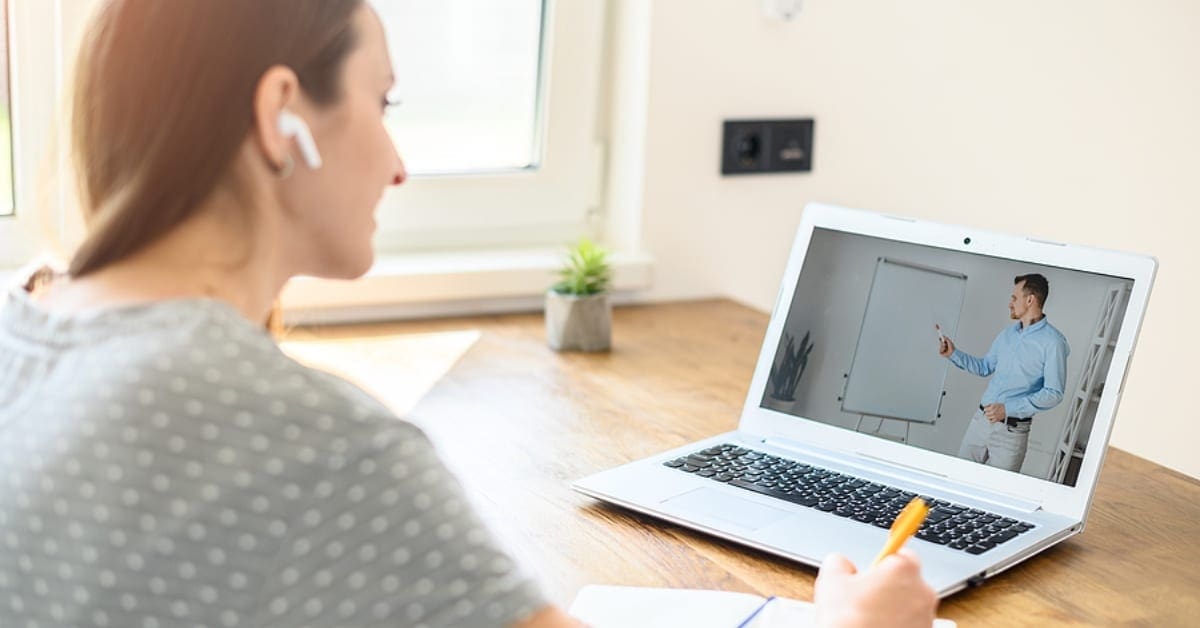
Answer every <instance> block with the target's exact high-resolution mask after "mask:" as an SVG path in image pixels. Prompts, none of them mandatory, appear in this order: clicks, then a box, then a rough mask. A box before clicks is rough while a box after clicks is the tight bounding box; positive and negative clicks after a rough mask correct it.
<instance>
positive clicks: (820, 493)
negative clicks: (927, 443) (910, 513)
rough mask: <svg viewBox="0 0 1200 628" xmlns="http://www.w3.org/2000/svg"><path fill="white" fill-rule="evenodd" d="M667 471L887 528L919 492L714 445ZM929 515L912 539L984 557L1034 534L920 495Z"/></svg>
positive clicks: (1020, 524)
mask: <svg viewBox="0 0 1200 628" xmlns="http://www.w3.org/2000/svg"><path fill="white" fill-rule="evenodd" d="M663 464H664V465H665V466H668V467H671V468H673V469H678V470H680V471H682V472H684V473H692V474H695V475H698V476H700V477H704V478H708V479H710V480H713V481H715V482H722V483H725V484H728V485H730V486H736V487H738V488H742V489H745V490H748V491H754V492H755V493H761V494H763V495H770V496H771V497H775V498H777V499H782V500H784V501H786V502H791V503H793V504H799V505H801V506H807V507H809V508H816V509H817V510H822V511H825V512H828V513H831V514H834V515H837V516H839V517H845V518H847V519H853V520H855V521H859V522H861V523H864V524H868V525H873V526H877V527H880V528H885V529H886V528H890V527H891V526H892V521H894V520H895V519H896V515H898V514H900V510H901V509H902V508H904V506H905V505H906V504H908V502H909V501H910V500H912V498H913V497H916V496H917V493H912V492H909V491H904V490H901V489H898V488H895V487H892V486H888V485H886V484H879V483H877V482H871V481H869V480H864V479H862V478H857V477H854V476H852V475H846V474H843V473H837V472H836V471H830V470H829V469H822V468H821V467H816V466H813V465H809V464H804V463H802V462H797V461H795V460H788V459H786V458H780V457H778V456H772V455H769V454H765V453H763V452H760V451H754V450H753V449H747V448H745V447H738V446H736V445H730V444H723V445H716V446H714V447H709V448H707V449H703V450H700V451H697V452H695V453H691V454H688V455H686V456H684V457H682V458H676V459H674V460H668V461H666V462H664V463H663ZM921 499H924V500H925V501H926V503H928V504H929V507H930V510H929V516H927V517H926V518H925V523H924V524H922V525H921V527H920V529H918V530H917V534H916V538H918V539H921V540H922V541H926V542H929V543H936V544H938V545H943V546H946V547H949V548H952V549H956V550H962V551H964V552H967V553H969V554H982V553H984V552H986V551H988V550H990V549H992V548H994V547H996V546H997V545H1000V544H1002V543H1007V542H1009V541H1011V540H1013V539H1014V538H1016V537H1017V536H1019V535H1021V534H1024V533H1025V532H1027V531H1029V530H1031V529H1033V527H1034V526H1033V524H1031V523H1027V522H1024V521H1018V520H1017V519H1013V518H1011V517H1002V516H1000V515H997V514H994V513H990V512H987V511H986V510H980V509H978V508H971V507H969V506H963V505H961V504H955V503H952V502H948V501H946V500H944V499H934V498H932V497H929V496H926V495H921Z"/></svg>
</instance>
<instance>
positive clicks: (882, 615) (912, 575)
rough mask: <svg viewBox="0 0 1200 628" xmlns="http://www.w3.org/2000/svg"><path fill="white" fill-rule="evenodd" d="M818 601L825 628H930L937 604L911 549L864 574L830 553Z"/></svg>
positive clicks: (820, 578)
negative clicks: (886, 627) (867, 627)
mask: <svg viewBox="0 0 1200 628" xmlns="http://www.w3.org/2000/svg"><path fill="white" fill-rule="evenodd" d="M813 601H814V602H815V603H816V607H817V609H816V610H817V624H818V625H819V626H822V627H823V628H830V627H834V626H836V627H837V628H851V627H853V628H858V627H860V626H862V627H866V626H895V627H910V626H911V627H913V628H916V627H920V628H929V627H930V626H931V625H933V619H934V612H935V611H936V610H937V604H938V598H937V595H936V594H935V593H934V591H933V589H932V588H930V586H929V585H928V584H926V583H925V581H924V580H923V579H922V578H921V563H920V561H919V560H917V555H916V553H914V552H913V551H912V550H910V549H907V548H905V549H902V550H900V551H899V552H898V553H896V554H893V555H892V556H888V557H887V558H885V559H883V562H881V563H879V565H877V566H876V567H875V568H874V569H871V570H870V571H868V572H865V573H858V570H857V569H855V568H854V565H853V564H852V563H851V562H850V561H849V560H847V559H846V557H844V556H842V555H840V554H831V555H830V556H829V557H828V558H826V559H825V562H824V563H822V564H821V571H820V572H819V573H818V574H817V582H816V585H815V586H814V595H813Z"/></svg>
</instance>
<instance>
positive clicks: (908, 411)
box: [842, 257, 967, 423]
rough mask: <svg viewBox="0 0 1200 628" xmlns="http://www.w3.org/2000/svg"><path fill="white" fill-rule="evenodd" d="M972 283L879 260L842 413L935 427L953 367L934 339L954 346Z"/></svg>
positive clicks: (915, 266)
mask: <svg viewBox="0 0 1200 628" xmlns="http://www.w3.org/2000/svg"><path fill="white" fill-rule="evenodd" d="M966 290H967V276H966V275H964V274H962V273H959V272H953V271H948V270H942V269H938V268H932V267H929V266H923V265H921V264H913V263H909V262H904V261H900V260H895V259H889V258H883V257H881V258H879V260H878V262H877V263H876V265H875V278H874V280H873V281H872V282H871V293H870V296H868V298H867V307H866V311H865V313H864V314H863V322H862V328H861V330H860V331H859V334H858V344H857V346H856V347H855V349H854V360H853V361H852V362H851V365H850V370H849V373H848V374H847V381H846V388H845V393H844V394H843V396H842V410H843V411H844V412H849V413H852V414H862V415H867V416H874V417H883V418H888V419H897V420H901V421H911V422H915V423H934V422H935V421H936V420H937V418H938V409H939V408H940V407H941V399H942V394H943V390H944V388H943V387H944V385H945V382H946V371H947V369H948V368H949V366H950V361H949V360H947V359H945V358H943V357H941V356H939V355H938V354H937V331H936V330H935V329H934V325H935V324H940V325H941V326H942V333H944V334H945V335H946V336H948V337H950V338H953V337H954V336H955V332H956V331H957V330H958V319H959V316H960V315H961V313H962V306H963V299H964V298H965V297H966Z"/></svg>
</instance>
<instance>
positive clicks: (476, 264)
mask: <svg viewBox="0 0 1200 628" xmlns="http://www.w3.org/2000/svg"><path fill="white" fill-rule="evenodd" d="M564 256H565V254H564V252H563V250H562V249H561V248H554V249H548V248H547V249H543V248H539V249H519V250H499V251H470V252H438V253H409V254H404V255H391V256H381V257H379V258H378V259H376V261H375V265H374V266H373V267H372V268H371V270H370V271H368V272H367V274H366V275H365V276H364V277H362V278H361V279H357V280H354V281H332V280H328V279H316V278H312V277H297V278H295V279H293V280H292V281H290V282H288V285H287V286H286V287H285V288H284V290H283V295H282V301H283V308H284V320H285V322H286V323H287V324H289V325H309V324H337V323H351V322H363V321H376V320H389V319H404V318H426V317H435V316H456V315H470V314H485V313H499V312H520V311H535V310H539V309H541V307H542V299H543V298H544V295H545V293H546V290H547V289H548V288H549V287H550V286H551V285H552V284H553V283H554V282H555V281H556V280H557V276H556V271H557V270H558V269H559V267H561V266H562V262H563V258H564ZM610 264H611V266H612V269H613V282H612V293H613V301H614V302H615V303H626V302H631V301H633V296H634V293H636V292H637V291H639V290H645V289H647V288H649V287H650V283H651V276H652V273H653V268H654V259H653V258H652V257H651V256H650V255H649V254H648V253H646V252H643V251H614V252H613V254H612V257H611V262H610ZM16 275H17V272H16V269H0V286H8V285H10V283H11V282H13V281H16V279H17V276H16Z"/></svg>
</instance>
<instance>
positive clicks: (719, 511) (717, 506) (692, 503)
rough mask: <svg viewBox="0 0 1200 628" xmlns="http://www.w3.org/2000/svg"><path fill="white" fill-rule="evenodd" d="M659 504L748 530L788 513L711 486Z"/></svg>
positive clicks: (760, 526) (776, 519) (769, 522)
mask: <svg viewBox="0 0 1200 628" xmlns="http://www.w3.org/2000/svg"><path fill="white" fill-rule="evenodd" d="M662 505H663V506H668V507H670V508H671V510H677V511H682V512H683V513H691V514H694V515H700V516H703V517H710V518H713V519H719V520H721V521H723V522H725V523H732V524H734V525H737V526H741V527H743V528H745V529H747V530H757V529H759V528H762V527H765V526H768V525H771V524H772V523H775V522H776V521H779V520H780V519H783V518H784V517H787V516H790V515H791V513H789V512H788V511H786V510H780V509H778V508H771V507H770V506H764V505H762V504H760V503H758V502H752V501H750V500H748V499H742V498H740V497H734V496H733V495H726V494H725V493H722V492H721V491H715V490H713V489H710V488H698V489H696V490H694V491H688V492H687V493H684V494H682V495H676V496H675V497H672V498H670V499H667V500H664V501H663V502H662Z"/></svg>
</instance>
